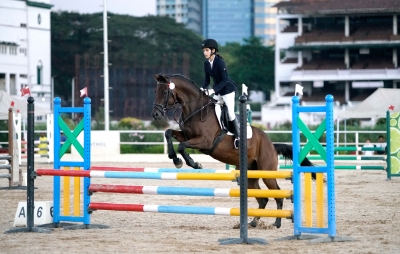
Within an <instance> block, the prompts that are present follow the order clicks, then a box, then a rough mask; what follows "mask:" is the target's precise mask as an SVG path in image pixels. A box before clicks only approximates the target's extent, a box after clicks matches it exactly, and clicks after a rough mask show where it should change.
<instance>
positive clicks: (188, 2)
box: [156, 0, 202, 35]
mask: <svg viewBox="0 0 400 254" xmlns="http://www.w3.org/2000/svg"><path fill="white" fill-rule="evenodd" d="M156 8H157V15H159V16H168V17H170V18H173V19H175V21H176V22H178V23H183V24H185V26H186V28H188V29H191V30H192V31H194V32H196V33H198V34H200V35H201V34H202V0H157V7H156Z"/></svg>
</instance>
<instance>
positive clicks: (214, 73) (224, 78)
mask: <svg viewBox="0 0 400 254" xmlns="http://www.w3.org/2000/svg"><path fill="white" fill-rule="evenodd" d="M210 76H211V77H212V79H213V81H214V85H213V89H214V92H215V94H216V95H225V94H229V93H231V92H233V91H236V84H235V83H234V82H233V81H232V80H231V79H230V78H229V75H228V70H227V69H226V65H225V61H224V60H223V59H222V58H221V57H219V56H217V55H216V56H215V57H214V62H213V66H212V68H211V64H210V62H209V61H208V60H206V61H205V62H204V84H203V88H204V89H206V88H207V87H208V85H209V84H210Z"/></svg>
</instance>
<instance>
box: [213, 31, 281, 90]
mask: <svg viewBox="0 0 400 254" xmlns="http://www.w3.org/2000/svg"><path fill="white" fill-rule="evenodd" d="M221 52H223V55H224V58H225V52H226V63H227V66H228V70H229V75H230V77H231V78H232V80H234V81H235V82H236V83H237V84H238V85H239V84H242V83H244V84H246V85H247V86H248V87H249V90H259V91H263V92H265V93H266V94H269V91H270V90H272V89H274V51H273V49H272V47H265V46H263V45H262V40H261V39H260V38H258V37H251V38H249V39H244V44H243V45H240V44H238V43H228V44H227V45H226V46H224V47H223V48H222V49H221Z"/></svg>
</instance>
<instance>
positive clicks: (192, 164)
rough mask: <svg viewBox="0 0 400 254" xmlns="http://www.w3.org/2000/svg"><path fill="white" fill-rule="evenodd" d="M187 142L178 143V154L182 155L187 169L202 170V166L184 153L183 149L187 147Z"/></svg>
mask: <svg viewBox="0 0 400 254" xmlns="http://www.w3.org/2000/svg"><path fill="white" fill-rule="evenodd" d="M189 141H190V140H189ZM189 141H187V142H182V143H180V144H179V145H178V152H179V153H180V154H181V155H182V157H183V159H184V160H185V162H186V164H187V165H188V166H189V167H192V168H196V169H200V168H203V166H202V165H201V164H200V163H198V162H195V161H194V160H193V159H192V157H190V155H189V154H188V153H187V152H185V149H186V147H187V143H188V142H189Z"/></svg>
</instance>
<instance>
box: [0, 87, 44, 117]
mask: <svg viewBox="0 0 400 254" xmlns="http://www.w3.org/2000/svg"><path fill="white" fill-rule="evenodd" d="M12 101H14V112H15V113H17V112H18V111H19V112H20V113H21V117H22V118H27V107H28V96H24V97H17V96H13V95H9V94H7V93H6V92H5V91H0V120H5V119H8V109H9V108H10V107H11V102H12ZM49 113H50V112H49V111H48V110H46V109H44V108H43V107H40V106H38V105H35V116H44V115H47V114H49Z"/></svg>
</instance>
